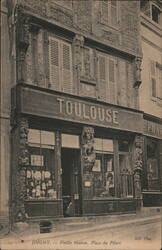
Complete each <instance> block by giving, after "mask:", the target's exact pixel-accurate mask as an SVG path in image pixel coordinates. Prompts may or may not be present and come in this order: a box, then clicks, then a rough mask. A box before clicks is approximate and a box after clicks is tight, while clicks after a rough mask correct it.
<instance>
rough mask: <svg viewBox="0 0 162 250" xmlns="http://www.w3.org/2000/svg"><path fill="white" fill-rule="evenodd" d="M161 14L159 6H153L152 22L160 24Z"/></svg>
mask: <svg viewBox="0 0 162 250" xmlns="http://www.w3.org/2000/svg"><path fill="white" fill-rule="evenodd" d="M160 14H161V11H160V9H159V8H158V7H157V6H155V5H152V20H153V21H154V22H156V23H160Z"/></svg>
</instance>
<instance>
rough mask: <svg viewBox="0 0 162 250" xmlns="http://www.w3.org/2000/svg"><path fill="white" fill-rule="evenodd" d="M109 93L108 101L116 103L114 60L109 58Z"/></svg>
mask: <svg viewBox="0 0 162 250" xmlns="http://www.w3.org/2000/svg"><path fill="white" fill-rule="evenodd" d="M108 71H109V85H108V86H109V94H108V98H109V100H110V103H113V104H116V99H117V93H116V92H117V87H116V61H115V60H114V59H112V58H109V70H108Z"/></svg>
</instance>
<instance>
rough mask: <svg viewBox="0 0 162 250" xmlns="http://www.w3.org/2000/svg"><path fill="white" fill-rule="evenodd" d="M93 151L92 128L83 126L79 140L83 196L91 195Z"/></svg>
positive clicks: (88, 196) (90, 196)
mask: <svg viewBox="0 0 162 250" xmlns="http://www.w3.org/2000/svg"><path fill="white" fill-rule="evenodd" d="M95 158H96V155H95V152H94V128H92V127H84V128H83V132H82V142H81V159H82V174H83V190H84V191H83V197H84V198H92V197H93V174H92V168H93V166H94V163H95Z"/></svg>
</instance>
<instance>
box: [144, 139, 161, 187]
mask: <svg viewBox="0 0 162 250" xmlns="http://www.w3.org/2000/svg"><path fill="white" fill-rule="evenodd" d="M157 152H158V148H157V142H156V141H155V140H151V139H148V141H147V183H148V189H149V190H159V188H160V187H159V178H158V160H157Z"/></svg>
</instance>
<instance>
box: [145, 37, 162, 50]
mask: <svg viewBox="0 0 162 250" xmlns="http://www.w3.org/2000/svg"><path fill="white" fill-rule="evenodd" d="M142 40H143V41H144V42H146V43H147V44H149V45H151V46H152V47H154V48H155V49H158V50H159V51H160V52H162V48H160V47H159V46H157V45H156V44H155V43H153V42H152V41H150V40H148V39H147V38H146V37H144V36H142Z"/></svg>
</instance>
